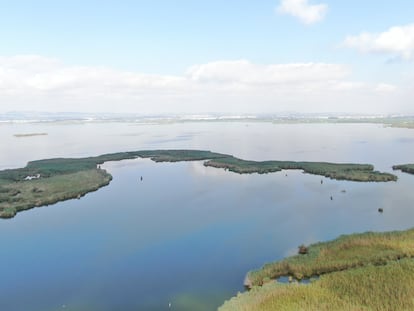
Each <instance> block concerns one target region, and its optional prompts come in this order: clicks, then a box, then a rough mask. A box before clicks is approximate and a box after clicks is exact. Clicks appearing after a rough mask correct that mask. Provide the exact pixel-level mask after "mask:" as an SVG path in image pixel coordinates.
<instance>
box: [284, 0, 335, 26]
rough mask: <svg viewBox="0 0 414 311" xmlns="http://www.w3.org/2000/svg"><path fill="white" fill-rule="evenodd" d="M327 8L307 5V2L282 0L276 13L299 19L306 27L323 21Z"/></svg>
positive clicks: (304, 0) (325, 6)
mask: <svg viewBox="0 0 414 311" xmlns="http://www.w3.org/2000/svg"><path fill="white" fill-rule="evenodd" d="M327 11H328V6H327V5H326V4H309V3H308V0H282V1H281V2H280V5H279V6H278V7H277V12H279V13H281V14H287V15H291V16H294V17H297V18H299V20H300V21H301V22H302V23H304V24H307V25H310V24H314V23H317V22H319V21H321V20H323V19H324V17H325V15H326V12H327Z"/></svg>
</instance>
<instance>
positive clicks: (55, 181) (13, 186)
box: [0, 169, 112, 218]
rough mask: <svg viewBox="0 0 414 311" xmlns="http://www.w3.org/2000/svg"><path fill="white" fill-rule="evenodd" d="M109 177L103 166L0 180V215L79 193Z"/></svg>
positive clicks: (94, 186)
mask: <svg viewBox="0 0 414 311" xmlns="http://www.w3.org/2000/svg"><path fill="white" fill-rule="evenodd" d="M111 179H112V176H111V175H110V174H108V173H107V172H106V171H105V170H98V169H90V170H85V171H80V172H76V173H70V174H64V175H56V176H51V177H49V178H39V179H35V180H30V181H18V182H12V183H5V182H4V181H2V182H0V217H2V218H11V217H14V216H15V215H16V213H17V212H20V211H23V210H26V209H30V208H33V207H38V206H44V205H50V204H54V203H56V202H59V201H64V200H68V199H73V198H78V197H81V196H83V195H85V194H86V193H88V192H91V191H95V190H98V189H99V188H101V187H103V186H105V185H107V184H109V182H110V181H111Z"/></svg>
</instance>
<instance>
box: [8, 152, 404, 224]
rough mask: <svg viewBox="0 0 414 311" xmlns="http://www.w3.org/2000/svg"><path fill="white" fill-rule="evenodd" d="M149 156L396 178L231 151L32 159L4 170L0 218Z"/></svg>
mask: <svg viewBox="0 0 414 311" xmlns="http://www.w3.org/2000/svg"><path fill="white" fill-rule="evenodd" d="M134 158H150V159H151V160H153V161H155V162H179V161H202V160H208V161H206V162H204V165H205V166H210V167H216V168H223V169H226V170H230V171H233V172H237V173H240V174H250V173H259V174H265V173H271V172H277V171H281V170H282V169H285V170H286V169H301V170H303V171H304V172H306V173H309V174H315V175H322V176H325V177H328V178H332V179H338V180H351V181H376V182H380V181H393V180H396V179H397V177H396V176H395V175H392V174H389V173H381V172H377V171H374V167H373V166H372V165H369V164H341V163H324V162H291V161H262V162H258V161H246V160H242V159H238V158H235V157H233V156H231V155H225V154H221V153H215V152H210V151H203V150H143V151H132V152H119V153H111V154H104V155H100V156H97V157H87V158H56V159H46V160H38V161H32V162H29V163H28V164H27V166H26V167H24V168H18V169H7V170H3V171H0V217H2V218H11V217H13V216H15V215H16V213H17V212H19V211H22V210H26V209H30V208H32V207H36V206H42V205H48V204H53V203H56V202H59V201H63V200H68V199H72V198H78V197H79V196H82V195H84V194H86V193H88V192H91V191H95V190H97V189H99V188H100V187H102V186H105V185H107V184H108V183H109V182H110V180H111V178H112V176H111V175H110V174H109V173H107V172H106V171H104V170H101V169H100V168H99V165H100V164H103V163H104V162H108V161H120V160H126V159H134Z"/></svg>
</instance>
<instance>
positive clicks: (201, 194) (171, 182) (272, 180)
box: [0, 122, 414, 311]
mask: <svg viewBox="0 0 414 311" xmlns="http://www.w3.org/2000/svg"><path fill="white" fill-rule="evenodd" d="M33 132H47V133H48V135H47V136H37V137H25V138H16V137H14V136H13V135H14V134H21V133H33ZM0 138H1V141H2V146H3V147H2V151H1V153H0V168H7V167H18V166H23V165H25V163H26V162H27V161H29V160H34V159H40V158H50V157H59V156H65V157H79V156H86V155H98V154H102V153H108V152H117V151H126V150H141V149H156V148H159V149H161V148H162V149H164V148H177V149H178V148H188V149H207V150H212V151H216V152H223V153H230V154H234V155H236V156H238V157H242V158H245V159H256V160H264V159H280V160H283V159H287V160H309V161H312V160H313V161H334V162H358V163H372V164H374V165H375V166H376V168H377V169H379V170H385V171H391V168H390V167H391V166H392V165H393V164H397V163H406V162H414V130H407V129H391V128H383V127H382V126H378V125H275V124H269V123H254V122H252V123H185V124H166V125H155V124H154V125H142V124H133V123H95V124H81V123H66V124H2V125H0ZM105 168H106V169H107V170H109V171H110V172H111V173H112V175H113V176H114V179H113V181H112V182H111V184H110V185H109V186H107V187H105V188H102V189H100V190H99V191H97V192H94V193H90V194H88V195H86V196H85V197H83V198H82V199H81V200H71V201H66V202H61V203H58V204H55V205H53V206H48V207H42V208H36V209H32V210H29V211H26V212H23V213H20V214H18V215H17V217H15V218H14V219H11V220H2V221H0V234H1V236H2V237H3V239H2V247H1V249H0V254H1V256H0V275H1V278H0V310H9V311H14V310H19V311H20V310H22V311H32V310H33V311H49V310H88V311H89V310H91V311H94V310H126V311H129V310H154V311H155V310H157V311H158V310H160V311H161V310H188V311H194V310H201V311H203V310H215V309H216V308H217V307H218V306H219V305H221V304H222V302H223V301H224V300H225V299H228V298H229V297H231V296H233V295H234V294H236V293H237V291H242V290H243V286H242V283H243V278H244V276H245V273H246V272H247V271H248V270H250V269H254V268H258V267H260V266H261V265H262V264H263V263H265V262H267V261H272V260H276V259H280V258H282V257H284V256H287V255H290V254H294V253H295V252H296V249H297V246H298V245H299V244H302V243H312V242H316V241H320V240H328V239H333V238H335V237H337V236H338V235H340V234H345V233H352V232H362V231H367V230H375V231H385V230H394V229H407V228H410V227H413V226H414V208H413V206H412V202H413V200H414V192H413V191H412V189H413V187H414V176H411V175H407V174H402V173H397V175H398V177H399V180H398V182H396V183H395V182H392V183H355V182H345V181H333V180H329V179H324V183H323V185H321V183H320V180H321V177H319V176H313V175H307V174H302V173H301V172H300V171H288V172H281V173H275V174H268V175H257V174H252V175H237V174H234V173H229V172H225V171H222V170H218V169H215V168H205V167H204V166H203V165H202V163H201V162H191V163H159V164H156V163H153V162H151V161H150V160H143V159H140V160H127V161H121V162H112V163H106V164H105ZM286 173H287V175H288V176H285V174H286ZM141 175H142V176H143V177H144V180H143V181H142V182H141V181H139V177H140V176H141ZM342 190H346V192H345V193H343V192H342ZM331 195H332V196H333V201H331V200H330V196H331ZM379 207H382V208H383V209H384V213H383V214H379V213H378V212H377V209H378V208H379ZM169 302H171V304H172V307H171V309H169V308H168V304H169Z"/></svg>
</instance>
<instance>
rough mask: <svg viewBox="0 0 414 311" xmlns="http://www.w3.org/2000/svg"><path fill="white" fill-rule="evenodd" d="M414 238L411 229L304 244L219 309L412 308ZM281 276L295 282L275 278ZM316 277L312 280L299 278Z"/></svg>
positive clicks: (254, 275) (254, 276)
mask: <svg viewBox="0 0 414 311" xmlns="http://www.w3.org/2000/svg"><path fill="white" fill-rule="evenodd" d="M413 242H414V229H410V230H406V231H394V232H385V233H373V232H367V233H362V234H351V235H347V236H341V237H339V238H338V239H336V240H333V241H329V242H323V243H317V244H314V245H311V246H309V247H305V246H301V247H300V249H299V254H298V255H295V256H292V257H288V258H286V259H283V260H281V261H278V262H274V263H269V264H266V265H264V266H263V267H262V268H261V269H259V270H256V271H251V272H249V273H248V274H247V276H246V279H245V285H246V286H247V287H249V288H250V289H251V290H250V291H248V292H245V293H242V294H239V295H238V296H237V297H234V298H232V299H230V300H229V301H227V302H226V303H225V304H224V305H223V306H222V307H220V308H219V311H250V310H251V311H253V310H261V311H270V310H284V311H288V310H289V311H295V310H326V311H328V310H344V311H345V310H355V311H356V310H413V309H414V301H413V299H412V297H413V295H414V280H413V278H412V274H413V271H414V261H413V260H412V258H413V257H414V250H413V248H412V245H413ZM304 248H306V252H304V251H302V252H301V251H300V250H304ZM280 276H290V278H291V279H292V282H291V283H290V284H282V283H279V282H276V280H275V279H276V278H278V277H280ZM319 276H320V278H315V277H319ZM311 277H314V280H313V281H311V283H310V284H306V285H305V284H301V283H298V282H297V281H296V280H300V279H302V278H311Z"/></svg>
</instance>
